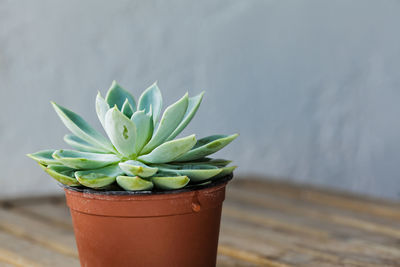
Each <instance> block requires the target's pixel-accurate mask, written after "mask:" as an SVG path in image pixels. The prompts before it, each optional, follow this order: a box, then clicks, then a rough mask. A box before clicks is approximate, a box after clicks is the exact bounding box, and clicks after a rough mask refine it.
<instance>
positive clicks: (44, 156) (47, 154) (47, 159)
mask: <svg viewBox="0 0 400 267" xmlns="http://www.w3.org/2000/svg"><path fill="white" fill-rule="evenodd" d="M54 151H55V150H53V149H48V150H42V151H39V152H36V153H32V154H26V155H27V156H28V157H30V158H31V159H33V160H35V161H36V162H38V163H39V164H43V165H50V164H57V163H59V162H58V161H57V160H56V159H54V158H53V153H54Z"/></svg>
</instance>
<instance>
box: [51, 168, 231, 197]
mask: <svg viewBox="0 0 400 267" xmlns="http://www.w3.org/2000/svg"><path fill="white" fill-rule="evenodd" d="M232 178H233V173H230V174H228V175H225V176H223V177H221V178H219V179H217V180H211V183H207V184H203V185H201V184H200V185H188V186H185V187H184V188H181V189H174V190H159V189H153V190H144V191H125V190H106V189H98V190H95V189H91V188H87V187H74V186H68V185H64V184H62V183H58V185H59V186H60V187H62V188H63V189H67V190H70V191H73V192H77V193H83V194H89V195H104V196H154V195H173V194H179V193H185V192H192V191H198V190H202V189H206V188H210V187H215V186H217V185H220V184H224V183H227V182H229V181H230V180H232Z"/></svg>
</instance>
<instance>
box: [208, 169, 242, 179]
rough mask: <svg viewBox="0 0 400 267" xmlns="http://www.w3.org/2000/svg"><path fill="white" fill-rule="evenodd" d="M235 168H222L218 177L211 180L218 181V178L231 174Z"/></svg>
mask: <svg viewBox="0 0 400 267" xmlns="http://www.w3.org/2000/svg"><path fill="white" fill-rule="evenodd" d="M236 168H237V166H229V167H223V168H222V171H221V172H220V173H219V174H218V175H216V176H214V177H213V179H218V178H220V177H223V176H226V175H228V174H231V173H232V172H233V171H234V170H235V169H236Z"/></svg>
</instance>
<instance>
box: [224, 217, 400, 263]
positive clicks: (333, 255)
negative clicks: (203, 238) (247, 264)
mask: <svg viewBox="0 0 400 267" xmlns="http://www.w3.org/2000/svg"><path fill="white" fill-rule="evenodd" d="M246 224H247V223H246V222H245V221H241V222H235V221H232V220H228V221H227V220H226V219H225V218H224V219H223V223H222V229H221V233H222V236H228V237H229V240H230V241H231V242H230V243H229V245H231V246H233V247H236V248H237V249H239V250H240V248H242V247H245V248H246V249H248V250H250V251H252V252H257V253H259V254H260V255H263V256H266V257H268V258H271V259H274V260H275V261H278V262H283V263H286V264H293V265H295V266H298V265H304V266H307V264H309V263H312V262H324V263H326V264H327V265H330V264H335V265H337V266H342V265H346V266H374V267H377V266H397V265H396V263H397V262H399V258H397V259H396V258H395V257H392V255H379V254H378V253H379V251H374V249H371V250H370V251H363V250H354V249H353V250H348V248H351V246H352V245H353V244H350V243H348V242H346V241H337V240H328V241H324V242H314V241H311V242H310V241H309V240H307V239H304V238H302V237H298V236H292V235H285V234H282V233H279V232H274V231H273V230H270V229H266V228H263V227H257V226H254V225H246ZM224 242H226V241H225V240H224V238H221V243H224ZM266 246H270V247H272V248H273V249H275V250H276V251H277V252H276V253H275V255H274V254H272V253H271V252H269V253H268V254H269V255H265V253H264V251H267V250H268V249H266ZM270 251H271V250H270ZM371 252H372V253H371ZM345 262H346V263H345ZM350 263H351V264H350Z"/></svg>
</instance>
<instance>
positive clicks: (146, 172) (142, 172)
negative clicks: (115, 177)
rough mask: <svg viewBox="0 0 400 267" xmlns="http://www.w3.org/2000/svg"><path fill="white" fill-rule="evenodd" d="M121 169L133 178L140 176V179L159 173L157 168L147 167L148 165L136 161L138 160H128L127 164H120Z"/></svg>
mask: <svg viewBox="0 0 400 267" xmlns="http://www.w3.org/2000/svg"><path fill="white" fill-rule="evenodd" d="M119 167H120V168H121V169H122V170H123V171H124V172H125V173H126V174H128V175H132V176H136V175H137V176H140V177H149V176H152V175H153V174H155V173H156V172H157V170H158V169H157V168H152V167H149V166H147V165H146V164H144V163H142V162H140V161H136V160H128V161H125V162H120V163H119Z"/></svg>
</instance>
